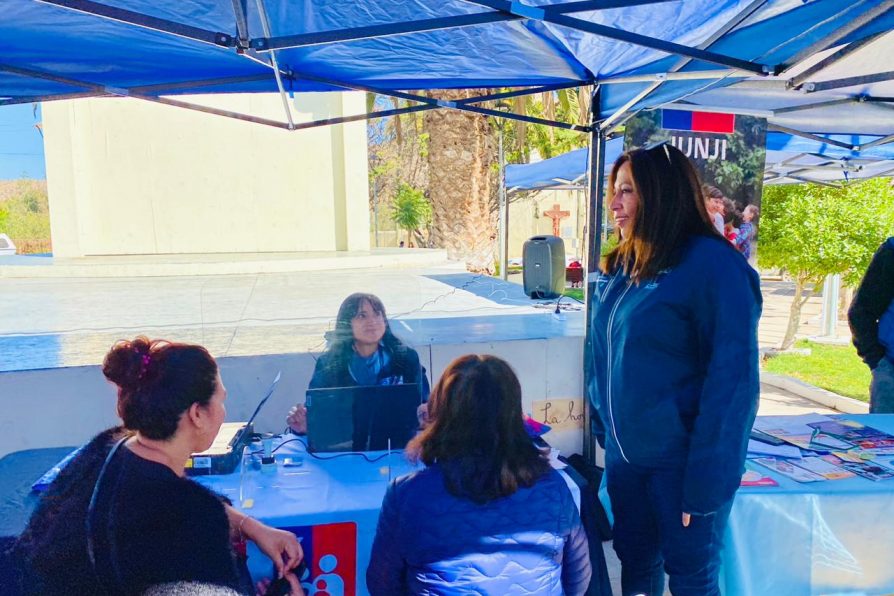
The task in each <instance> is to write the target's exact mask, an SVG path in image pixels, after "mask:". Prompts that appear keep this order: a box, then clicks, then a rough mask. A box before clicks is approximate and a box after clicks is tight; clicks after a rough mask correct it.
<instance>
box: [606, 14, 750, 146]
mask: <svg viewBox="0 0 894 596" xmlns="http://www.w3.org/2000/svg"><path fill="white" fill-rule="evenodd" d="M766 3H767V0H754V1H753V2H752V3H751V4H749V5H748V6H746V7H745V8H744V9H742V10H741V11H739V13H738V14H736V16H734V17H733V18H732V19H730V20H729V21H727V22H726V24H725V25H723V26H722V27H721V28H720V29H718V30H717V31H715V32H714V33H713V34H711V36H710V37H708V39H706V40H705V41H704V42H702V43H701V44H699V46H698V47H699V48H700V49H703V50H706V49H708V48H710V47H711V46H712V45H714V44H715V43H717V41H719V40H720V39H722V38H723V37H724V36H725V35H726V34H727V33H729V32H730V31H732V30H733V29H735V28H736V27H738V26H739V25H740V24H742V23H743V22H744V21H745V20H747V19H748V18H749V17H751V15H753V14H754V13H755V12H757V11H758V10H759V9H760V8H761V7H763V6H764V5H765V4H766ZM690 62H692V59H691V58H682V59H680V60H679V61H677V62H676V63H675V64H674V65H673V66H671V67H670V69H669V72H668V75H671V74H689V73H679V71H680V70H681V69H682V68H684V67H685V66H686V65H687V64H689V63H690ZM721 72H722V71H721ZM727 72H728V74H727V75H724V76H719V77H716V79H717V80H723V79H724V78H728V77H729V76H733V73H741V72H745V73H748V75H749V76H750V75H751V73H750V71H740V70H730V71H727ZM666 80H674V79H670V78H669V76H668V77H664V78H663V79H661V80H657V81H655V82H653V83H652V84H651V85H649V86H648V87H646V88H645V89H643V90H642V91H641V92H639V93H637V94H636V96H634V97H633V98H632V99H631V100H630V101H628V102H626V103H625V104H624V105H623V106H621V107H620V108H618V109H617V110H616V111H615V113H614V114H612V115H611V116H609V117H608V118H606V119H605V120H603V122H602V124H601V125H600V128H601V129H602V130H603V131H608V130H610V129H611V128H612V126H613V125H614V124H615V123H616V122H618V121H619V120H620V119H621V118H623V117H624V115H625V114H626V113H627V112H628V111H629V110H630V109H631V108H633V107H634V106H635V105H636V104H638V103H639V102H641V101H643V100H644V99H646V98H647V97H648V96H650V95H651V94H652V93H654V92H655V91H656V90H657V89H658V88H659V87H661V85H662V84H663V83H664V82H665V81H666ZM628 119H629V118H628ZM625 121H626V120H625ZM619 124H620V123H619Z"/></svg>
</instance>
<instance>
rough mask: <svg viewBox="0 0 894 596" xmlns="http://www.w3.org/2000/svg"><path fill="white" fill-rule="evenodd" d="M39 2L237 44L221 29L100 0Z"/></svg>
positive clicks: (221, 43) (219, 43) (215, 42)
mask: <svg viewBox="0 0 894 596" xmlns="http://www.w3.org/2000/svg"><path fill="white" fill-rule="evenodd" d="M37 2H43V3H44V4H51V5H53V6H58V7H60V8H67V9H69V10H74V11H77V12H82V13H85V14H89V15H93V16H97V17H103V18H106V19H110V20H112V21H118V22H120V23H127V24H130V25H136V26H137V27H143V28H144V29H151V30H152V31H160V32H162V33H169V34H171V35H176V36H178V37H185V38H186V39H192V40H193V41H199V42H202V43H207V44H211V45H215V46H223V47H225V48H232V47H235V46H236V40H235V39H234V38H233V36H232V35H229V34H227V33H223V32H221V31H210V30H208V29H202V28H200V27H193V26H192V25H185V24H183V23H178V22H176V21H169V20H167V19H160V18H158V17H153V16H149V15H147V14H143V13H141V12H135V11H132V10H126V9H123V8H116V7H114V6H108V5H106V4H100V3H99V2H93V1H92V0H37Z"/></svg>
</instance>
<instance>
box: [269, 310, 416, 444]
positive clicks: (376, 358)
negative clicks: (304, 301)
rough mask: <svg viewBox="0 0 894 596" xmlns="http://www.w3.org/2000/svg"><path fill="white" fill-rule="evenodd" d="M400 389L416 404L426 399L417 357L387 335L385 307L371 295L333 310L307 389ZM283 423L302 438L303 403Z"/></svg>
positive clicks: (410, 349) (389, 331)
mask: <svg viewBox="0 0 894 596" xmlns="http://www.w3.org/2000/svg"><path fill="white" fill-rule="evenodd" d="M400 384H417V385H418V386H419V395H420V399H421V401H425V400H427V399H428V392H429V385H428V379H427V378H426V376H425V369H424V368H423V367H422V365H421V364H420V362H419V354H417V353H416V350H414V349H413V348H411V347H409V346H407V345H405V344H404V343H402V342H401V341H400V340H399V339H398V338H397V337H396V336H395V335H394V334H393V333H392V332H391V327H390V326H389V325H388V317H387V316H386V315H385V305H384V304H382V301H381V300H379V298H378V297H376V296H374V295H372V294H362V293H356V294H351V295H350V296H348V297H347V298H345V300H344V302H342V303H341V306H340V307H339V308H338V315H337V316H336V319H335V331H334V332H333V336H332V339H331V342H330V344H329V347H328V348H327V349H326V351H325V352H324V353H323V354H322V355H321V356H320V357H319V359H317V364H316V366H315V367H314V374H313V377H312V378H311V380H310V385H309V386H308V388H309V389H319V388H325V387H356V386H363V385H400ZM421 410H424V407H423V408H421ZM286 422H287V423H288V425H289V427H290V428H291V429H292V431H293V432H295V433H297V434H304V433H306V432H307V409H306V408H305V407H304V404H303V403H299V404H297V405H296V406H295V407H293V408H292V409H291V410H289V414H288V416H287V417H286Z"/></svg>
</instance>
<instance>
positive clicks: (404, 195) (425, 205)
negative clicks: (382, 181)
mask: <svg viewBox="0 0 894 596" xmlns="http://www.w3.org/2000/svg"><path fill="white" fill-rule="evenodd" d="M431 217H432V207H431V203H429V202H428V199H426V198H425V193H424V192H423V191H422V190H421V189H418V188H415V187H413V186H410V185H409V184H407V183H406V182H402V183H401V185H400V187H398V189H397V193H395V195H394V200H393V201H392V202H391V219H392V221H394V223H396V224H397V225H398V227H400V228H402V229H404V230H406V231H407V245H409V244H410V234H411V233H412V232H413V230H416V229H417V228H419V227H420V226H423V225H426V224H428V223H429V222H430V221H431Z"/></svg>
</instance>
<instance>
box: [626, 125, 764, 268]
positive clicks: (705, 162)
mask: <svg viewBox="0 0 894 596" xmlns="http://www.w3.org/2000/svg"><path fill="white" fill-rule="evenodd" d="M624 139H625V140H624V148H625V150H630V149H634V148H638V147H648V146H650V145H653V144H655V143H659V142H661V141H667V142H669V143H671V144H672V145H674V146H675V147H676V148H678V149H679V150H680V151H682V152H683V153H684V154H685V155H686V156H687V157H688V158H689V159H691V160H692V162H693V163H694V164H695V166H696V168H697V169H698V172H699V175H700V177H701V179H702V182H703V184H704V186H703V189H702V190H703V191H704V194H705V204H706V207H707V208H708V213H709V215H710V216H711V219H712V221H713V222H714V227H715V228H717V231H718V232H720V233H721V234H723V235H724V236H725V237H726V238H727V239H728V240H729V241H730V242H732V243H733V244H734V245H735V246H736V248H738V249H739V251H741V252H742V254H743V255H745V257H746V258H748V259H749V260H753V258H754V255H755V251H756V240H757V223H758V218H759V215H760V200H761V192H762V190H763V177H764V162H765V161H766V157H767V150H766V142H767V121H766V119H764V118H755V117H752V116H740V115H736V114H718V113H713V112H693V111H685V110H654V111H650V112H641V113H640V114H638V115H637V116H635V117H634V118H632V119H630V120H629V121H628V122H627V126H626V130H625V132H624Z"/></svg>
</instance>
